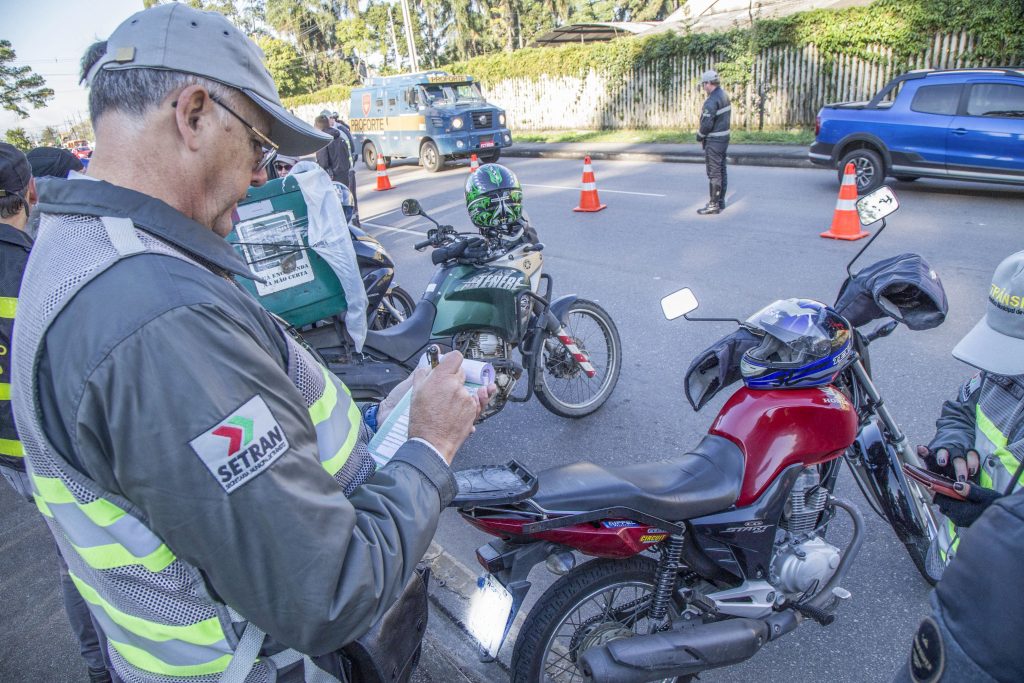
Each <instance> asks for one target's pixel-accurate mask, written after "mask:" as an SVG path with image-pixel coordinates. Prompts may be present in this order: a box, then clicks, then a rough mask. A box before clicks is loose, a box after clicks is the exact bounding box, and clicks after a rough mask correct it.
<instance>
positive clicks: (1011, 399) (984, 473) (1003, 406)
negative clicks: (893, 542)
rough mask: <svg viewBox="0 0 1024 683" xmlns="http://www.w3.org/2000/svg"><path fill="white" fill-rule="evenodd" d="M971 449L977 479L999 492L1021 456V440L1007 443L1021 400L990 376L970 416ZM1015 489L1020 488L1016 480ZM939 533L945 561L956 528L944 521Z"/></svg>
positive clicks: (1023, 418) (1021, 417)
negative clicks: (974, 454)
mask: <svg viewBox="0 0 1024 683" xmlns="http://www.w3.org/2000/svg"><path fill="white" fill-rule="evenodd" d="M974 418H975V419H974V424H975V427H974V449H975V450H976V451H978V457H979V458H980V461H981V468H980V471H979V472H978V482H979V483H980V484H981V485H982V486H984V487H985V488H988V489H993V490H995V491H999V492H1003V491H1005V490H1006V487H1007V486H1008V485H1009V484H1010V480H1011V479H1012V478H1013V475H1014V474H1015V473H1016V472H1017V467H1018V466H1019V465H1020V463H1021V460H1022V459H1024V439H1018V440H1017V441H1016V442H1013V443H1010V442H1009V439H1010V436H1012V435H1013V434H1015V433H1017V432H1019V431H1020V427H1021V423H1022V422H1024V400H1022V399H1021V398H1019V397H1017V396H1015V395H1014V393H1013V392H1012V391H1011V390H1010V389H1009V388H1008V387H1006V386H1003V385H1002V384H1000V383H999V382H998V381H996V380H995V379H992V378H986V379H985V381H984V382H982V385H981V394H980V395H979V396H978V405H977V407H976V408H975V415H974ZM1016 488H1020V483H1019V482H1018V483H1017V486H1016V487H1015V489H1016ZM943 532H944V533H943V534H942V535H941V536H940V546H939V547H940V551H941V554H942V557H943V559H944V560H945V561H947V562H948V561H949V560H951V559H953V556H955V554H956V549H957V547H958V546H959V545H960V534H959V529H958V528H957V527H956V525H954V524H953V522H952V521H950V520H948V519H947V520H946V524H945V525H944V528H943Z"/></svg>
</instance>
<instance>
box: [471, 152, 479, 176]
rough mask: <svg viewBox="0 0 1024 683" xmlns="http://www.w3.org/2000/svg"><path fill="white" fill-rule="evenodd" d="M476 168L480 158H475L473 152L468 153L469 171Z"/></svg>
mask: <svg viewBox="0 0 1024 683" xmlns="http://www.w3.org/2000/svg"><path fill="white" fill-rule="evenodd" d="M478 168H480V160H479V159H477V158H476V155H475V154H470V155H469V172H470V173H473V172H474V171H476V169H478Z"/></svg>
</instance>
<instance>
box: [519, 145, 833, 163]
mask: <svg viewBox="0 0 1024 683" xmlns="http://www.w3.org/2000/svg"><path fill="white" fill-rule="evenodd" d="M734 147H742V145H735V146H734ZM501 153H502V156H506V157H519V158H533V159H582V158H583V157H585V156H589V157H590V158H591V159H596V160H605V161H645V162H654V163H672V164H703V163H704V155H703V154H696V153H693V152H676V153H668V154H662V153H654V152H611V151H600V150H597V151H591V152H584V151H582V150H581V151H577V150H563V149H550V150H548V149H536V148H529V147H516V146H514V145H513V146H512V147H507V148H505V149H502V150H501ZM726 159H728V162H729V163H730V164H733V165H736V166H769V167H774V168H815V166H814V164H812V163H811V162H810V161H809V160H808V158H807V156H806V154H803V155H799V156H798V155H794V154H765V153H763V152H753V153H752V152H744V151H743V150H742V149H739V150H736V151H732V152H730V153H729V154H727V155H726Z"/></svg>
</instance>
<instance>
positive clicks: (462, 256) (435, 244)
mask: <svg viewBox="0 0 1024 683" xmlns="http://www.w3.org/2000/svg"><path fill="white" fill-rule="evenodd" d="M402 213H403V214H405V215H406V216H422V217H423V218H426V219H427V220H429V221H431V222H432V223H433V224H434V225H435V227H433V228H431V229H430V230H429V231H428V233H427V239H426V240H424V241H423V242H420V243H419V244H417V245H415V247H416V249H417V251H422V250H424V249H427V248H431V249H433V251H432V253H431V260H432V261H433V263H434V264H435V265H436V266H437V269H436V270H435V272H434V275H433V277H432V278H431V280H430V282H429V284H427V287H426V290H425V291H424V293H423V296H422V299H421V300H420V302H419V303H418V304H417V305H416V308H415V310H414V312H413V313H412V315H410V316H409V317H408V318H407V319H406V320H404V321H403V322H401V323H399V324H398V325H395V326H394V327H390V328H387V329H384V330H371V331H370V332H369V333H368V334H367V336H366V341H365V343H364V345H363V350H362V352H361V353H355V352H354V351H353V350H352V348H351V345H350V344H349V343H348V342H347V337H346V335H345V333H344V329H343V328H342V327H341V326H340V324H338V323H335V324H334V325H325V326H321V327H318V328H314V329H311V330H304V331H303V332H302V335H303V337H304V338H305V340H306V341H307V342H308V343H309V344H310V345H311V346H312V347H313V348H315V349H316V351H317V352H319V354H320V355H321V356H322V357H323V359H324V360H325V361H326V362H327V364H328V367H329V368H330V369H331V370H332V371H333V372H334V373H335V374H337V375H338V376H339V377H340V378H341V379H342V381H344V382H345V385H346V386H347V387H348V388H349V390H350V391H351V392H352V396H353V397H354V398H356V400H381V399H383V398H384V397H385V396H386V395H387V394H388V392H389V391H391V389H392V388H393V387H394V386H395V385H396V384H398V383H399V382H401V381H402V380H403V379H405V378H406V377H407V376H408V375H409V373H410V372H412V371H413V370H414V369H415V367H416V365H417V363H418V362H419V360H420V357H421V356H422V355H423V353H424V352H425V350H426V348H427V347H428V346H429V345H431V344H438V345H439V346H441V347H442V349H444V350H458V351H461V352H462V354H463V356H465V357H466V358H469V359H473V360H481V361H486V362H488V363H490V364H491V365H493V366H494V370H495V383H496V384H497V387H498V391H497V394H496V395H495V396H494V398H493V399H492V400H491V402H490V404H489V405H488V406H487V408H486V410H485V411H484V413H483V414H482V416H481V419H482V418H486V417H489V416H491V415H494V414H495V413H497V412H498V411H500V410H501V409H502V408H504V406H505V404H506V403H507V402H509V401H512V402H524V401H528V400H530V399H531V398H532V397H533V395H534V394H536V395H537V399H538V400H539V401H540V402H541V403H542V404H543V405H544V407H545V408H547V409H548V410H550V411H551V412H553V413H555V414H556V415H560V416H562V417H574V418H575V417H583V416H585V415H589V414H591V413H593V412H594V411H595V410H597V409H598V408H600V407H601V406H602V405H603V404H604V402H605V401H607V400H608V397H609V396H610V395H611V393H612V391H613V390H614V389H615V384H616V383H617V382H618V379H619V370H620V368H621V366H622V342H621V341H620V339H619V332H618V330H617V329H616V327H615V323H614V322H613V321H612V319H611V317H610V316H609V315H608V313H607V312H606V311H605V310H604V309H603V308H601V306H599V305H598V304H596V303H594V302H593V301H587V300H585V299H580V298H578V297H576V296H575V295H565V296H562V297H559V298H558V299H555V300H552V299H551V289H552V279H551V276H550V275H548V274H547V273H543V272H542V269H543V264H544V257H543V255H542V253H541V252H542V251H543V249H544V245H543V244H540V243H533V242H530V241H528V240H525V239H522V232H520V234H518V235H511V236H504V237H502V236H498V235H496V234H490V233H487V234H483V235H481V234H476V233H473V234H469V233H460V232H457V231H456V230H455V229H454V228H453V227H452V226H450V225H441V224H440V223H438V222H437V221H435V220H434V219H433V218H431V217H430V216H428V215H427V214H426V213H425V212H424V211H423V209H422V207H420V204H419V202H418V201H416V200H415V199H407V200H405V201H404V202H402ZM524 375H525V390H521V391H519V392H516V391H515V388H516V386H517V385H518V384H519V381H520V380H521V379H523V377H524Z"/></svg>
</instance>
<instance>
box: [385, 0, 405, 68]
mask: <svg viewBox="0 0 1024 683" xmlns="http://www.w3.org/2000/svg"><path fill="white" fill-rule="evenodd" d="M388 28H389V29H391V31H390V32H391V47H393V48H394V49H395V61H396V62H398V64H399V66H401V64H402V53H401V52H399V51H398V36H397V35H395V15H394V14H393V13H392V12H391V5H388Z"/></svg>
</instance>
